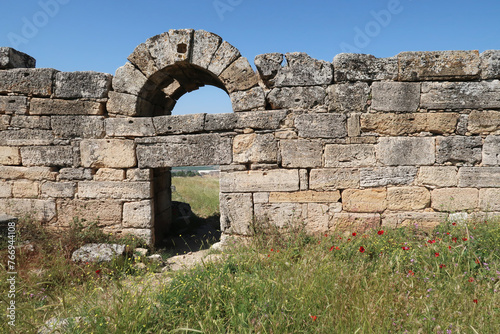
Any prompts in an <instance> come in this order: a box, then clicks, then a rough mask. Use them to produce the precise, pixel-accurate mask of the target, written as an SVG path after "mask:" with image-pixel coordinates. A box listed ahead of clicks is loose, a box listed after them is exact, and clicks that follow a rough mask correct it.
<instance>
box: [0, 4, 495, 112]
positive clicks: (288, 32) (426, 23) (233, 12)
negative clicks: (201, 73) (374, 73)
mask: <svg viewBox="0 0 500 334" xmlns="http://www.w3.org/2000/svg"><path fill="white" fill-rule="evenodd" d="M499 14H500V1H498V0H478V1H471V0H468V1H464V0H453V1H450V0H359V1H357V0H333V1H326V0H325V1H319V0H318V1H314V0H310V1H304V0H302V1H295V0H289V1H274V0H176V1H173V0H143V1H138V0H134V1H131V0H120V1H118V0H104V1H103V0H100V1H97V0H86V1H82V0H22V1H15V0H6V1H3V3H2V11H1V12H0V46H11V47H15V48H16V49H18V50H20V51H23V52H26V53H28V54H30V55H31V56H33V57H35V58H36V59H37V67H52V68H56V69H58V70H61V71H85V70H94V71H100V72H107V73H112V74H114V72H115V70H116V69H117V68H118V67H120V66H122V65H123V64H124V63H125V62H126V58H127V56H128V55H129V54H130V53H131V52H132V51H133V50H134V48H135V46H137V45H138V44H140V43H142V42H144V41H145V40H146V39H147V38H149V37H151V36H154V35H157V34H160V33H162V32H164V31H167V30H169V29H181V28H193V29H204V30H207V31H211V32H213V33H216V34H218V35H220V36H221V37H222V38H223V39H224V40H226V41H228V42H229V43H231V44H232V45H234V46H235V47H237V48H238V49H239V50H240V52H241V53H242V55H243V56H245V57H247V58H248V59H249V61H250V63H252V64H253V59H254V57H255V56H256V55H258V54H261V53H267V52H282V53H286V52H294V51H300V52H306V53H308V54H309V55H310V56H312V57H314V58H317V59H323V60H327V61H331V60H332V59H333V57H334V56H335V55H336V54H338V53H340V52H343V51H351V52H359V53H369V54H373V55H375V56H377V57H389V56H394V55H396V54H398V53H399V52H402V51H433V50H479V51H480V52H482V51H484V50H488V49H500V24H498V22H499V21H498V20H499V19H498V17H499ZM223 111H230V102H229V97H228V96H227V95H226V94H225V93H224V92H223V91H221V90H218V89H216V88H202V89H200V90H199V91H196V92H193V93H190V94H186V95H185V96H183V97H182V98H181V99H180V100H179V102H178V104H177V106H176V108H175V109H174V113H175V114H185V113H193V112H223Z"/></svg>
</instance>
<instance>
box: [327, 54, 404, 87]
mask: <svg viewBox="0 0 500 334" xmlns="http://www.w3.org/2000/svg"><path fill="white" fill-rule="evenodd" d="M333 68H334V70H335V82H343V81H379V80H396V79H397V77H398V59H397V58H396V57H390V58H375V57H374V56H372V55H367V54H357V53H339V54H338V55H336V56H335V57H334V58H333Z"/></svg>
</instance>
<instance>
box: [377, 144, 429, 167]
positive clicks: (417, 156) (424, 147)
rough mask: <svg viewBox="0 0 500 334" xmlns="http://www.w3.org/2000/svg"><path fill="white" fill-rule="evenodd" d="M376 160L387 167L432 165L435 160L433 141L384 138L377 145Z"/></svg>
mask: <svg viewBox="0 0 500 334" xmlns="http://www.w3.org/2000/svg"><path fill="white" fill-rule="evenodd" d="M377 158H378V159H379V160H380V161H381V162H382V163H383V164H384V165H387V166H413V165H432V164H434V162H435V160H436V153H435V139H434V138H429V137H414V138H408V137H384V138H381V139H380V140H379V143H378V145H377Z"/></svg>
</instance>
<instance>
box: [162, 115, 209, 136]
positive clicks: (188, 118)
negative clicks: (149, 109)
mask: <svg viewBox="0 0 500 334" xmlns="http://www.w3.org/2000/svg"><path fill="white" fill-rule="evenodd" d="M205 115H206V114H193V115H175V116H156V117H153V124H154V129H156V133H157V134H158V135H166V134H181V133H196V132H201V131H203V127H204V124H205Z"/></svg>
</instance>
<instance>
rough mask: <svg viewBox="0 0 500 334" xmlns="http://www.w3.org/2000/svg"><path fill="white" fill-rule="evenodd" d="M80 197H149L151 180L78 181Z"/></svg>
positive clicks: (126, 198)
mask: <svg viewBox="0 0 500 334" xmlns="http://www.w3.org/2000/svg"><path fill="white" fill-rule="evenodd" d="M78 197H79V198H97V199H104V198H113V199H125V200H128V199H149V198H151V197H152V189H151V183H150V182H113V181H101V182H97V181H81V182H78Z"/></svg>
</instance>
